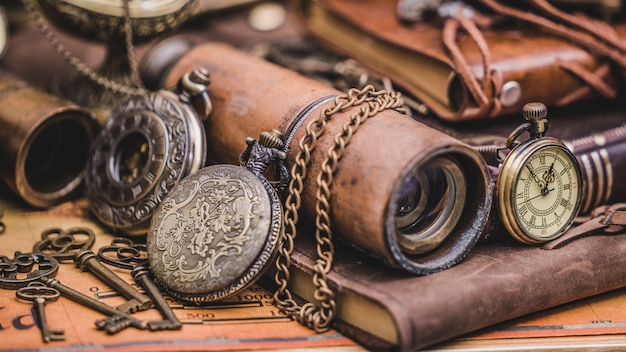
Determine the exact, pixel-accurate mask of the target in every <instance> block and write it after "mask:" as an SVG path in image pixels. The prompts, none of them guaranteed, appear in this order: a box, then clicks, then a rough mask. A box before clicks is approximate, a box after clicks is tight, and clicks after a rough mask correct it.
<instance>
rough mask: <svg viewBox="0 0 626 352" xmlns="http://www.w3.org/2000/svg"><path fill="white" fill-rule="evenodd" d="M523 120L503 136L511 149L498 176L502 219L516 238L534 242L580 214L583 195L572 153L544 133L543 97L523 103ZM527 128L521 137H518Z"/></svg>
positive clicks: (564, 227)
mask: <svg viewBox="0 0 626 352" xmlns="http://www.w3.org/2000/svg"><path fill="white" fill-rule="evenodd" d="M523 116H524V118H525V119H526V121H527V122H526V123H524V124H522V125H520V126H519V127H517V128H516V129H515V130H514V131H513V132H512V133H511V134H510V135H509V137H508V138H507V142H506V145H507V148H509V149H510V152H509V153H508V155H507V156H506V157H505V159H504V160H503V162H502V164H501V166H500V170H499V173H498V177H497V180H496V197H497V209H498V215H499V218H500V221H501V223H502V224H503V225H504V227H505V228H506V230H508V232H509V233H510V234H511V235H512V236H513V237H514V238H515V239H517V240H518V241H520V242H522V243H526V244H538V243H543V242H547V241H550V240H552V239H555V238H557V237H559V236H560V235H562V234H563V233H564V232H565V231H566V230H567V229H568V228H569V227H570V225H572V223H573V221H574V218H575V217H576V216H577V215H578V212H579V210H580V207H581V199H582V195H583V184H582V182H583V181H582V175H581V169H580V166H579V164H578V161H577V160H576V157H575V156H574V155H573V154H572V152H570V150H569V149H568V148H567V147H566V146H565V145H564V144H563V143H562V142H561V141H560V140H558V139H556V138H553V137H547V136H545V133H546V131H547V130H548V121H547V119H546V116H547V109H546V106H545V105H543V104H542V103H529V104H526V105H525V106H524V109H523ZM526 131H528V132H529V134H530V138H529V139H528V140H527V141H525V142H521V143H520V142H518V141H517V140H516V139H517V138H518V137H519V136H520V135H521V134H522V133H524V132H526Z"/></svg>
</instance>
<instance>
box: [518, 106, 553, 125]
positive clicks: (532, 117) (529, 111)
mask: <svg viewBox="0 0 626 352" xmlns="http://www.w3.org/2000/svg"><path fill="white" fill-rule="evenodd" d="M522 116H524V119H526V121H539V120H543V119H545V118H546V116H548V108H546V106H545V105H544V104H543V103H539V102H533V103H527V104H526V105H524V108H523V110H522Z"/></svg>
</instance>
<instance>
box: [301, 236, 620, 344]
mask: <svg viewBox="0 0 626 352" xmlns="http://www.w3.org/2000/svg"><path fill="white" fill-rule="evenodd" d="M311 237H312V236H301V237H299V238H298V239H297V241H296V252H295V253H294V255H293V256H292V263H293V265H294V267H296V268H299V269H300V270H303V271H305V272H309V273H310V272H312V266H313V264H314V263H315V259H316V258H317V254H316V252H315V242H314V240H312V239H311ZM624 251H626V241H624V234H623V232H621V233H618V234H611V235H605V236H592V237H587V238H582V239H579V240H577V241H574V242H572V243H570V244H568V245H567V246H564V247H562V248H559V249H553V250H550V251H548V250H544V249H542V248H540V247H531V246H525V245H522V244H518V243H514V242H513V241H512V240H511V241H504V240H503V241H498V242H494V243H492V244H488V245H479V246H476V247H475V248H474V249H473V250H472V252H471V253H470V254H469V255H468V257H467V258H466V259H465V260H464V261H463V262H462V263H460V264H459V265H457V266H455V267H453V268H450V269H448V270H445V271H442V272H439V273H436V274H432V275H427V276H420V277H415V276H410V275H406V274H405V273H402V272H399V271H392V270H388V269H384V268H382V267H380V266H378V265H376V263H375V262H373V261H372V260H370V259H368V258H367V257H365V256H363V255H361V254H359V253H357V252H355V251H353V250H351V249H350V248H347V247H344V246H341V245H337V246H336V252H335V262H334V265H333V269H332V270H331V272H330V273H329V274H328V276H327V278H328V280H329V282H330V285H331V287H333V289H335V290H337V292H338V294H341V293H346V292H350V293H353V294H356V295H357V296H359V297H361V298H363V299H364V300H367V301H369V302H370V303H372V304H374V305H378V306H380V307H382V309H384V310H386V311H388V312H389V313H390V314H391V316H392V317H393V320H394V323H395V325H396V327H397V339H398V343H397V344H395V345H393V344H389V343H388V342H386V341H383V340H381V339H379V338H376V337H375V336H373V335H372V334H370V333H367V332H365V331H363V330H359V329H357V328H355V327H354V326H351V325H350V324H346V323H345V322H343V321H338V322H337V323H336V324H334V327H335V328H336V329H337V330H339V331H340V332H342V333H343V334H345V335H346V336H349V337H350V338H353V339H354V340H356V341H357V342H360V343H363V344H364V345H367V346H370V348H371V349H372V350H385V349H389V350H398V351H409V350H417V349H421V348H424V347H427V346H430V345H433V344H436V343H438V342H441V341H445V340H448V339H450V338H453V337H457V336H461V335H463V334H466V333H469V332H472V331H476V330H478V329H480V328H484V327H487V326H490V325H493V324H496V323H500V322H504V321H506V320H509V319H513V318H516V317H520V316H522V315H525V314H529V313H532V312H537V311H540V310H543V309H547V308H550V307H555V306H557V305H560V304H563V303H566V302H570V301H574V300H577V299H580V298H584V297H589V296H592V295H595V294H599V293H602V292H607V291H610V290H613V289H617V288H620V287H623V286H626V273H624V270H617V269H615V268H620V267H621V266H622V265H624V264H626V259H625V258H624V255H623V254H624ZM294 270H295V269H294ZM300 294H302V293H300ZM338 304H339V305H340V306H341V302H338ZM340 309H341V308H340ZM362 314H363V316H367V314H368V312H367V311H366V310H363V312H362Z"/></svg>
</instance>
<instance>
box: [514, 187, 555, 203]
mask: <svg viewBox="0 0 626 352" xmlns="http://www.w3.org/2000/svg"><path fill="white" fill-rule="evenodd" d="M552 191H554V187H552V188H550V189H547V187H546V192H545V193H544V192H543V191H542V192H541V193H539V194H538V195H536V196H534V197H532V198H528V199H526V200H525V201H523V202H521V203H520V204H524V203H526V202H530V201H531V200H533V199H536V198H539V197H542V196H547V195H548V193H550V192H552Z"/></svg>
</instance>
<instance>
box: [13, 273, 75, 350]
mask: <svg viewBox="0 0 626 352" xmlns="http://www.w3.org/2000/svg"><path fill="white" fill-rule="evenodd" d="M15 295H16V296H17V298H19V299H23V300H25V301H31V302H33V304H34V305H35V308H36V317H35V320H36V322H37V325H38V326H39V329H40V330H41V337H42V339H43V341H44V342H50V341H63V340H65V331H63V330H50V328H48V322H47V321H46V311H45V305H46V302H52V301H56V300H57V299H58V298H59V296H60V295H61V293H60V292H59V291H58V290H57V289H55V288H52V287H48V286H46V285H45V284H44V283H43V282H38V281H33V282H31V283H30V284H28V286H25V287H22V288H20V289H18V290H17V291H16V292H15Z"/></svg>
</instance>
